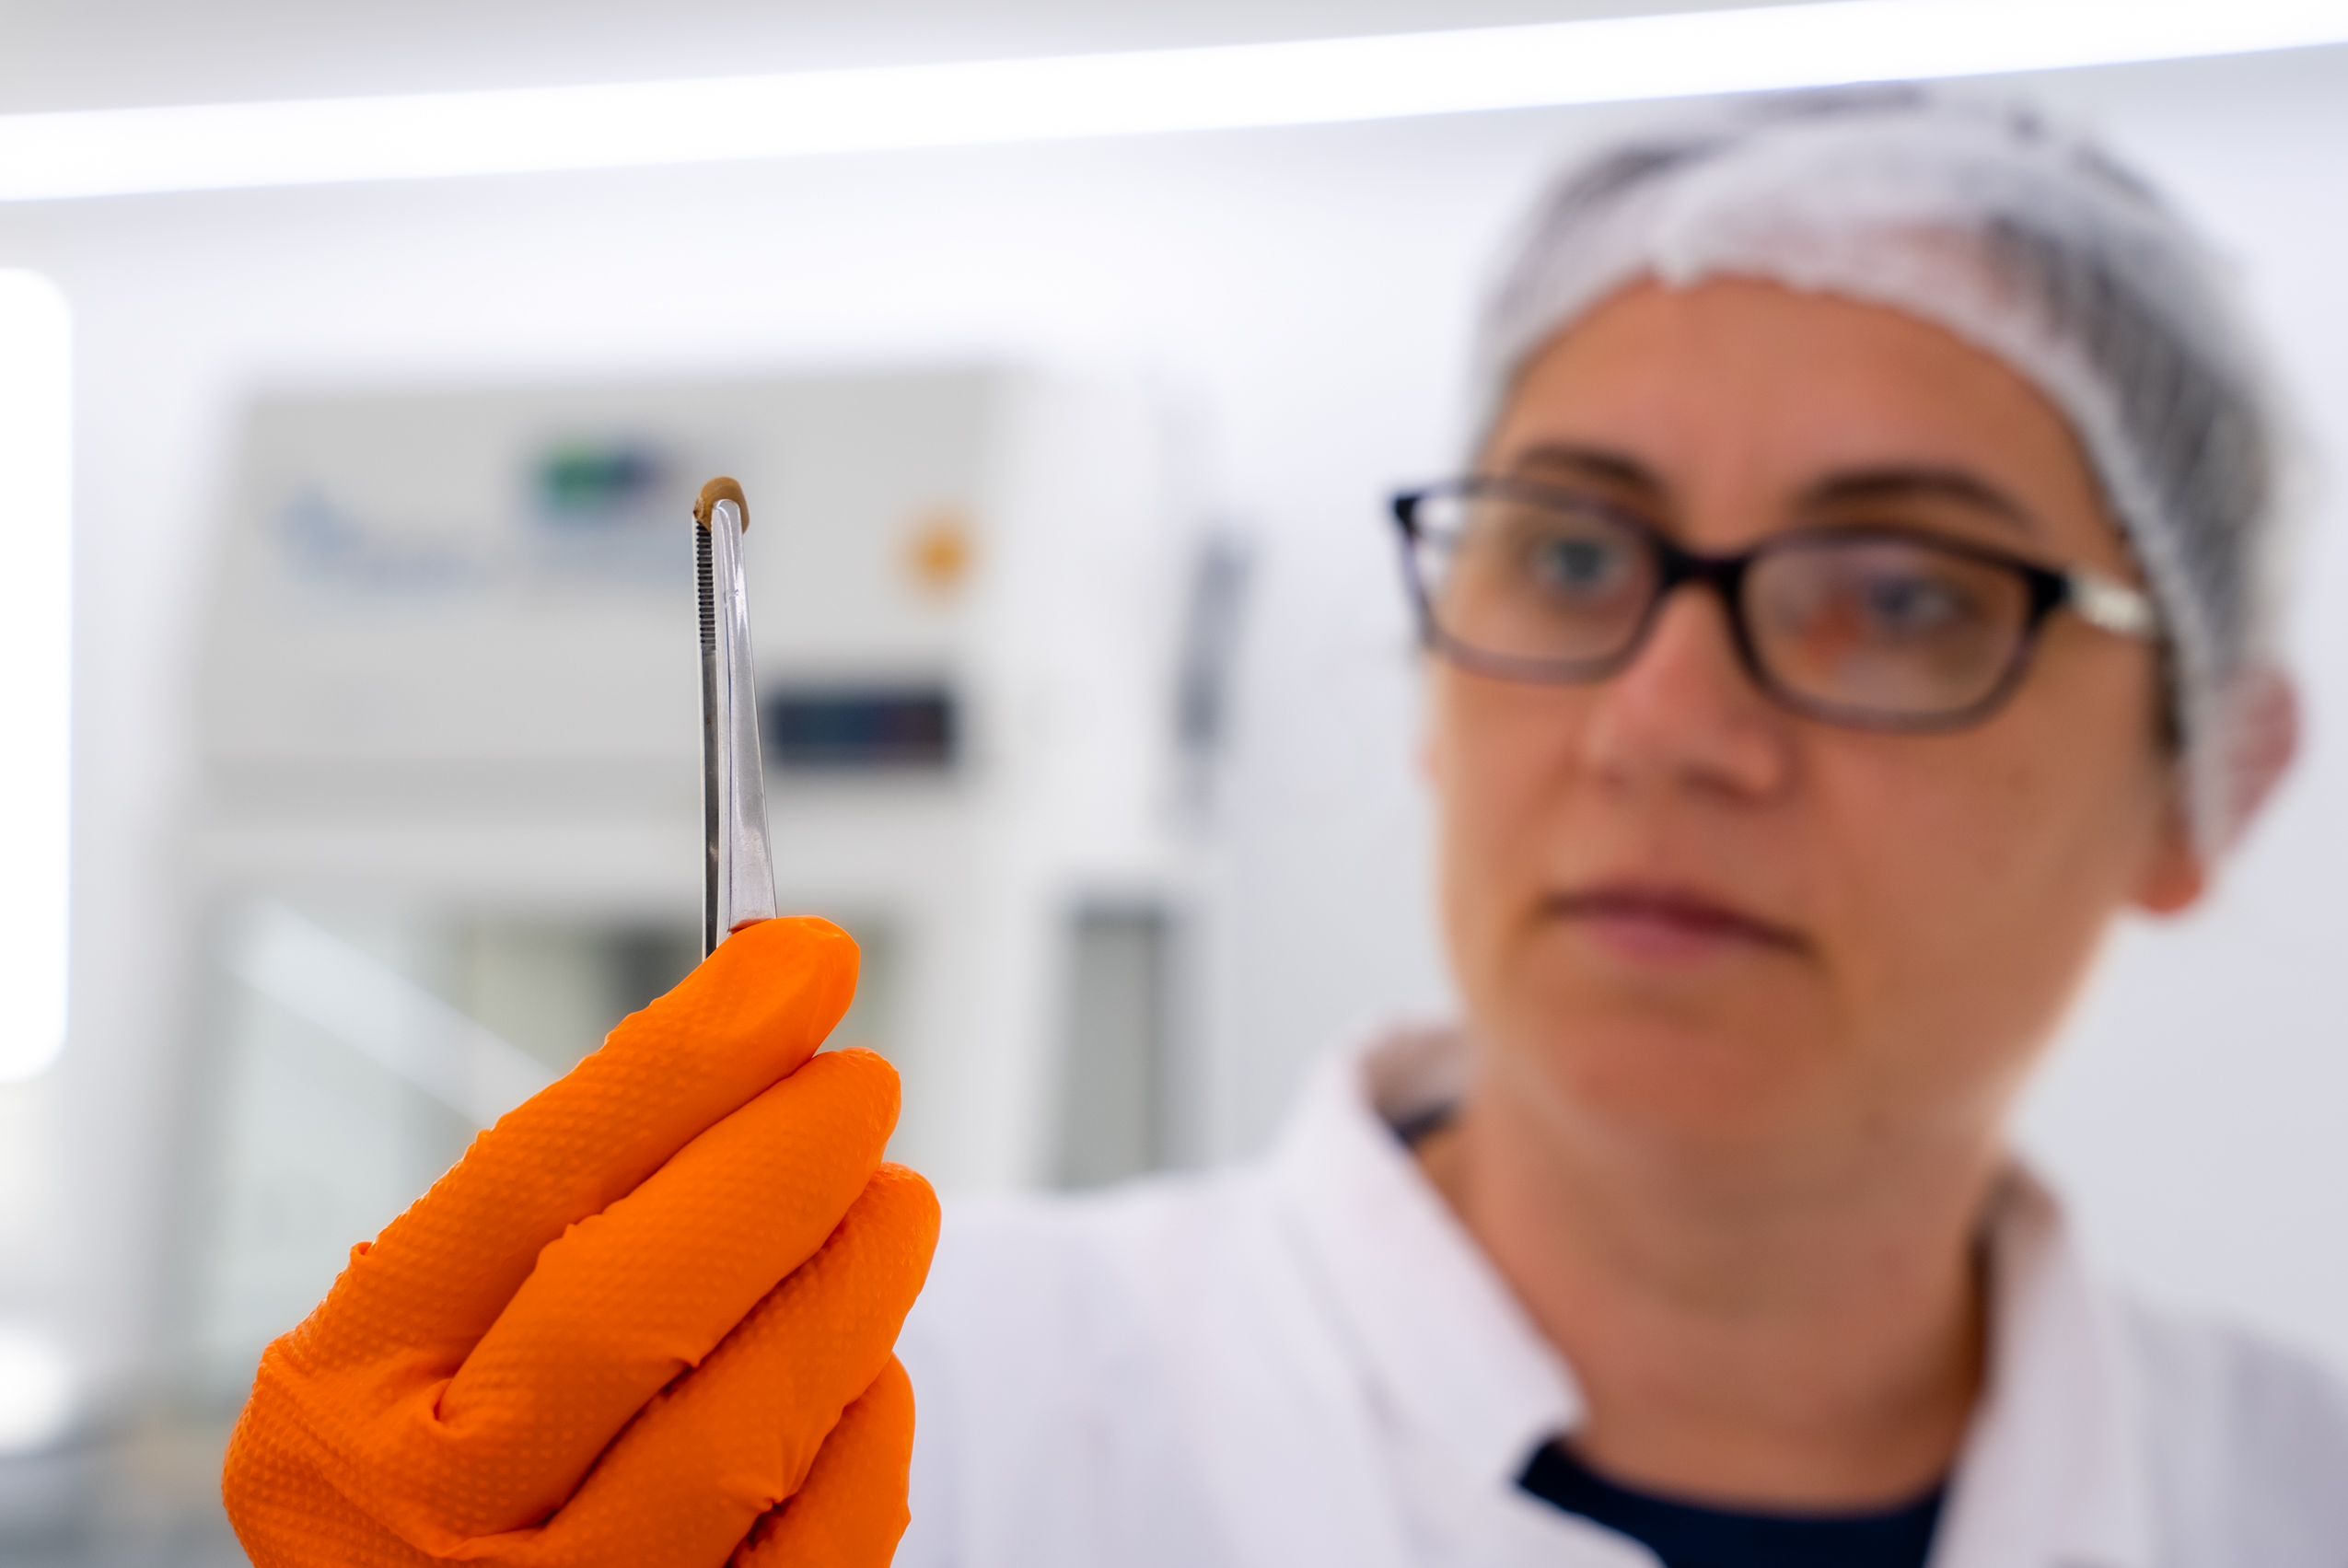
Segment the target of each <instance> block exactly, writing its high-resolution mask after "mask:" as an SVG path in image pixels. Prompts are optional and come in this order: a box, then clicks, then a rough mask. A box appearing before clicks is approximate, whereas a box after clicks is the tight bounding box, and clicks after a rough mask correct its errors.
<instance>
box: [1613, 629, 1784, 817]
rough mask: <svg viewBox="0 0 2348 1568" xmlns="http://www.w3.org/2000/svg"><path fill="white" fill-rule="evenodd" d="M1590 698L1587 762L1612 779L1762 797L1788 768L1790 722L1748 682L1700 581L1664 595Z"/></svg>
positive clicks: (1731, 636)
mask: <svg viewBox="0 0 2348 1568" xmlns="http://www.w3.org/2000/svg"><path fill="white" fill-rule="evenodd" d="M1594 696H1595V699H1596V701H1595V704H1594V706H1593V708H1592V711H1591V714H1590V721H1589V723H1588V725H1587V726H1586V727H1585V729H1584V731H1583V744H1584V747H1585V749H1586V751H1587V759H1586V760H1587V761H1588V763H1589V764H1590V766H1591V767H1592V768H1593V769H1594V770H1595V771H1596V772H1598V773H1599V774H1600V775H1601V776H1602V777H1605V778H1608V779H1610V780H1611V781H1612V782H1614V783H1616V784H1621V785H1624V786H1630V787H1660V788H1676V789H1692V790H1699V791H1703V792H1706V793H1712V794H1717V795H1723V796H1735V797H1738V798H1750V799H1761V798H1766V797H1768V796H1772V795H1774V794H1775V793H1777V792H1778V791H1780V790H1782V789H1784V787H1785V784H1786V783H1787V781H1788V779H1789V778H1790V777H1791V775H1792V772H1793V758H1792V752H1791V735H1790V729H1791V726H1792V725H1793V724H1794V723H1795V722H1796V721H1795V719H1794V717H1793V715H1791V714H1786V713H1784V712H1783V711H1782V710H1781V709H1779V708H1778V707H1777V706H1776V705H1775V704H1774V703H1772V702H1771V701H1770V700H1769V698H1768V696H1767V695H1766V694H1765V693H1764V692H1762V691H1761V690H1760V688H1759V687H1757V686H1755V685H1754V683H1753V678H1752V676H1751V675H1750V674H1749V673H1748V672H1747V670H1746V668H1745V666H1744V662H1743V660H1742V659H1740V658H1739V657H1738V653H1737V645H1736V641H1735V637H1734V633H1732V632H1731V630H1730V627H1729V620H1728V613H1727V610H1726V606H1724V605H1723V604H1722V603H1721V600H1720V597H1719V595H1718V594H1716V593H1715V592H1713V591H1712V590H1711V589H1709V588H1707V587H1703V586H1700V585H1695V584H1690V585H1687V586H1685V587H1681V588H1680V589H1679V590H1678V591H1676V592H1674V593H1673V594H1671V595H1670V596H1669V597H1668V598H1666V599H1665V600H1664V602H1663V604H1662V605H1661V607H1659V609H1658V610H1656V622H1655V625H1654V626H1653V627H1652V628H1650V629H1649V631H1648V633H1647V637H1646V641H1645V644H1643V645H1641V647H1640V648H1639V651H1638V653H1637V654H1636V655H1635V656H1633V658H1632V660H1631V662H1630V664H1629V665H1628V666H1626V667H1625V668H1623V669H1622V670H1621V671H1620V672H1619V673H1617V674H1616V675H1615V676H1613V677H1612V678H1611V679H1609V680H1606V681H1604V682H1603V683H1601V684H1600V686H1599V687H1598V691H1596V692H1595V693H1594Z"/></svg>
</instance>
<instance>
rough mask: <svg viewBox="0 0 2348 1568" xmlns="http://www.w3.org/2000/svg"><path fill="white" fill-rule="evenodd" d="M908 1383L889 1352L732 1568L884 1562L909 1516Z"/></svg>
mask: <svg viewBox="0 0 2348 1568" xmlns="http://www.w3.org/2000/svg"><path fill="white" fill-rule="evenodd" d="M912 1461H913V1385H912V1379H910V1378H908V1377H907V1376H905V1368H904V1366H903V1365H901V1364H900V1363H899V1361H898V1360H897V1358H896V1357H895V1356H893V1355H892V1356H890V1357H889V1365H886V1366H884V1367H882V1368H881V1369H880V1376H878V1377H876V1378H874V1379H873V1380H872V1387H871V1388H866V1390H865V1391H864V1392H863V1393H862V1394H861V1395H859V1396H858V1397H857V1399H856V1401H855V1403H854V1404H852V1405H850V1406H849V1407H848V1408H847V1409H846V1410H844V1411H841V1412H840V1424H839V1425H837V1426H835V1427H833V1428H832V1429H831V1436H829V1437H827V1438H825V1439H824V1440H823V1446H822V1447H821V1448H820V1449H819V1450H818V1451H817V1453H816V1456H815V1463H814V1465H813V1466H812V1467H810V1468H809V1469H808V1479H807V1482H806V1484H805V1485H803V1486H801V1487H800V1488H799V1490H798V1491H796V1492H795V1493H792V1494H791V1497H790V1501H788V1502H786V1503H785V1504H783V1505H782V1506H781V1507H779V1508H775V1509H772V1510H770V1511H769V1512H768V1513H767V1515H766V1516H765V1517H764V1518H762V1519H761V1520H759V1522H758V1524H757V1526H756V1527H753V1528H752V1529H751V1531H750V1539H748V1540H746V1541H744V1542H742V1544H741V1546H740V1548H739V1549H738V1551H736V1552H735V1553H734V1561H733V1568H889V1559H890V1558H892V1557H894V1556H895V1555H896V1554H897V1542H898V1540H899V1539H900V1538H901V1537H902V1536H903V1535H904V1533H905V1526H906V1525H907V1524H909V1523H911V1522H912V1516H910V1515H909V1514H908V1513H907V1512H906V1511H905V1488H906V1484H907V1482H908V1481H909V1480H910V1479H911V1471H912Z"/></svg>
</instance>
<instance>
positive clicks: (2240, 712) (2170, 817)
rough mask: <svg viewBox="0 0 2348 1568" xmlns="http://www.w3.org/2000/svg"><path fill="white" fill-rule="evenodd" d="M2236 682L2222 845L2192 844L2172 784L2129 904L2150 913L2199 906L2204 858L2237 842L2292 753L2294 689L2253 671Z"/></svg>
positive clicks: (2266, 672) (2263, 669)
mask: <svg viewBox="0 0 2348 1568" xmlns="http://www.w3.org/2000/svg"><path fill="white" fill-rule="evenodd" d="M2239 679H2240V681H2241V684H2240V685H2239V686H2238V688H2237V690H2236V691H2235V693H2234V704H2235V707H2234V725H2233V732H2232V733H2231V734H2230V735H2229V736H2228V737H2227V738H2226V758H2225V761H2224V764H2223V772H2222V773H2221V775H2220V776H2221V777H2222V779H2223V780H2224V788H2225V789H2226V820H2225V829H2224V830H2225V835H2226V836H2225V839H2224V841H2223V842H2220V843H2218V844H2217V845H2215V846H2214V848H2212V849H2210V850H2207V851H2204V849H2203V846H2202V845H2201V844H2200V843H2198V842H2197V835H2196V834H2195V833H2194V831H2193V822H2192V814H2191V812H2190V811H2189V810H2188V808H2187V803H2186V801H2185V798H2184V790H2183V788H2182V787H2181V780H2180V781H2179V787H2176V788H2172V789H2171V790H2170V792H2169V801H2168V807H2167V809H2166V810H2165V811H2164V813H2163V819H2162V822H2161V826H2160V842H2159V843H2158V844H2156V846H2155V848H2154V851H2153V856H2152V859H2151V861H2150V863H2149V864H2147V865H2146V866H2145V876H2144V878H2143V880H2142V881H2140V882H2139V883H2138V884H2137V887H2136V892H2135V901H2136V903H2137V905H2138V906H2139V907H2141V908H2143V909H2145V910H2148V911H2150V912H2153V913H2155V914H2175V913H2177V912H2179V911H2182V910H2185V909H2188V908H2190V907H2191V905H2193V904H2194V903H2195V902H2197V901H2198V900H2200V898H2201V896H2202V894H2203V891H2204V890H2205V889H2206V888H2207V887H2208V885H2209V857H2210V856H2211V855H2213V854H2224V853H2225V852H2226V851H2227V850H2229V849H2231V848H2233V846H2234V845H2235V844H2236V843H2238V842H2240V840H2241V837H2242V834H2243V832H2244V830H2247V829H2248V828H2249V825H2250V822H2251V820H2252V819H2254V818H2256V817H2257V816H2258V814H2259V812H2260V811H2261V810H2262V809H2264V807H2265V806H2266V803H2267V801H2268V800H2269V799H2270V798H2271V797H2272V796H2273V794H2274V786H2275V785H2276V784H2280V783H2282V782H2283V775H2284V773H2285V772H2289V771H2290V768H2291V762H2292V760H2293V759H2294V758H2296V756H2297V755H2298V754H2299V691H2298V688H2297V687H2296V686H2295V685H2294V684H2293V683H2292V680H2291V678H2290V677H2289V676H2288V675H2285V674H2284V672H2283V671H2282V670H2280V669H2277V668H2273V667H2272V666H2271V665H2261V666H2260V667H2258V668H2254V669H2251V670H2249V671H2248V672H2246V673H2245V674H2244V675H2242V676H2241V677H2240V678H2239Z"/></svg>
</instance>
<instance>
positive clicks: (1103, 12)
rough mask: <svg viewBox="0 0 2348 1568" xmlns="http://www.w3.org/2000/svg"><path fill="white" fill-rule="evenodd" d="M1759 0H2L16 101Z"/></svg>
mask: <svg viewBox="0 0 2348 1568" xmlns="http://www.w3.org/2000/svg"><path fill="white" fill-rule="evenodd" d="M1759 3H1761V0H1182V3H1180V4H1168V3H1167V0H1117V3H1114V4H1102V3H1101V0H982V3H980V0H857V3H856V4H854V5H847V4H842V3H840V0H832V3H830V4H821V3H815V0H661V3H659V4H651V3H647V0H401V3H400V4H397V5H361V4H354V3H352V0H339V3H331V4H320V3H319V0H196V3H190V0H0V113H5V112H24V111H29V110H57V109H99V108H118V107H127V106H133V105H145V104H164V103H204V102H219V101H233V100H238V99H284V98H314V97H338V96H343V95H346V94H358V93H387V92H418V91H431V90H436V89H455V88H466V87H520V86H537V85H551V84H558V83H566V82H592V81H610V80H632V79H646V78H662V77H676V76H703V75H731V74H735V73H743V72H762V71H786V70H808V69H820V68H824V67H829V66H844V65H866V64H907V63H912V62H917V61H935V60H959V59H985V58H1015V57H1017V56H1021V55H1032V54H1063V53H1085V52H1095V51H1106V50H1120V49H1155V48H1175V47H1180V46H1185V45H1195V44H1214V43H1240V42H1257V41H1268V40H1276V39H1287V38H1314V37H1331V36H1340V35H1345V34H1361V33H1378V32H1402V31H1417V30H1423V29H1437V28H1459V27H1478V26H1498V25H1504V24H1507V23H1512V22H1536V21H1561V20H1568V19H1572V18H1575V17H1593V16H1609V15H1629V14H1633V13H1643V12H1655V11H1677V10H1694V9H1709V8H1715V7H1718V6H1726V5H1745V4H1759Z"/></svg>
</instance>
